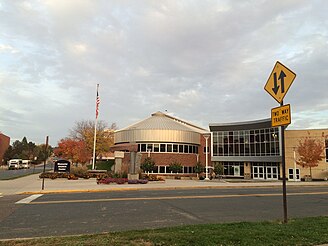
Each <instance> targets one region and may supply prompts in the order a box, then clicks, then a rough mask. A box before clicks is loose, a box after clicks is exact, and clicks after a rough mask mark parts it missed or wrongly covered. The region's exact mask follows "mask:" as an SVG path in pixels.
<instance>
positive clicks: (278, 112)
mask: <svg viewBox="0 0 328 246" xmlns="http://www.w3.org/2000/svg"><path fill="white" fill-rule="evenodd" d="M290 123H291V113H290V104H286V105H284V106H281V107H277V108H273V109H271V126H272V127H275V126H285V125H289V124H290Z"/></svg>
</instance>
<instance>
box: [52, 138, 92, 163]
mask: <svg viewBox="0 0 328 246" xmlns="http://www.w3.org/2000/svg"><path fill="white" fill-rule="evenodd" d="M54 152H55V155H56V156H59V157H61V158H64V159H69V160H71V161H72V162H73V163H83V164H85V163H86V162H88V160H89V159H90V156H91V155H92V152H90V150H89V149H88V148H87V146H86V144H85V142H84V141H83V140H77V139H72V138H66V139H62V140H60V142H59V143H58V148H56V149H55V151H54Z"/></svg>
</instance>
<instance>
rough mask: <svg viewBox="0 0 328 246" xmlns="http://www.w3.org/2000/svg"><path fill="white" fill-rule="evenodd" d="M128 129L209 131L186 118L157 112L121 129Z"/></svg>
mask: <svg viewBox="0 0 328 246" xmlns="http://www.w3.org/2000/svg"><path fill="white" fill-rule="evenodd" d="M126 130H178V131H192V132H197V133H208V132H209V131H208V130H206V129H203V128H201V127H198V126H195V125H193V124H191V123H189V122H186V121H184V120H180V119H177V118H175V117H173V116H170V115H167V114H164V113H162V112H159V111H158V112H156V113H153V114H152V115H151V117H149V118H147V119H144V120H142V121H140V122H137V123H135V124H133V125H130V126H128V127H126V128H123V129H121V130H118V131H117V132H120V131H126Z"/></svg>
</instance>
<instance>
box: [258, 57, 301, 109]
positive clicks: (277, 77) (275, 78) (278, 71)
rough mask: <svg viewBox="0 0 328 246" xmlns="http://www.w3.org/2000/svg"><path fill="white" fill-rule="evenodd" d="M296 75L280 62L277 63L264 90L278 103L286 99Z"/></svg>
mask: <svg viewBox="0 0 328 246" xmlns="http://www.w3.org/2000/svg"><path fill="white" fill-rule="evenodd" d="M295 77H296V74H295V73H294V72H293V71H291V70H290V69H288V68H287V67H286V66H284V65H283V64H282V63H280V62H279V61H277V62H276V64H275V66H274V68H273V70H272V72H271V74H270V77H269V79H268V81H267V83H266V84H265V86H264V89H265V90H266V91H267V92H268V93H269V94H270V95H271V96H272V97H273V98H274V99H275V100H276V101H277V102H278V103H281V102H282V100H283V99H284V97H285V95H286V93H287V91H288V89H289V87H290V86H291V85H292V83H293V81H294V79H295Z"/></svg>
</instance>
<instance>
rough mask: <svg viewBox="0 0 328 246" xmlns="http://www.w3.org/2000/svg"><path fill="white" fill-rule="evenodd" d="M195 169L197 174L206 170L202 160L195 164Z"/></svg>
mask: <svg viewBox="0 0 328 246" xmlns="http://www.w3.org/2000/svg"><path fill="white" fill-rule="evenodd" d="M194 171H195V173H197V174H200V173H202V172H204V167H203V165H202V163H201V162H200V161H199V162H197V163H196V165H195V166H194Z"/></svg>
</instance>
